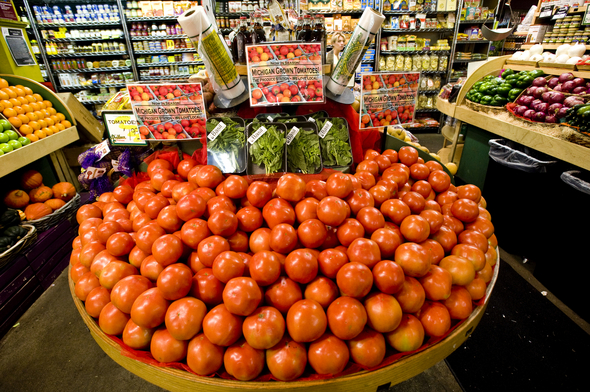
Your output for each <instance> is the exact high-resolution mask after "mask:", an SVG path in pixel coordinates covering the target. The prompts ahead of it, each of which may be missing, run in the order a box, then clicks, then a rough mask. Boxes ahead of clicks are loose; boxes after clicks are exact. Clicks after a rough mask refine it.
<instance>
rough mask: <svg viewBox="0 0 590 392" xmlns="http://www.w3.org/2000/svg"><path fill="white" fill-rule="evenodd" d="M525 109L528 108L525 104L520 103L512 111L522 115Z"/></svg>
mask: <svg viewBox="0 0 590 392" xmlns="http://www.w3.org/2000/svg"><path fill="white" fill-rule="evenodd" d="M527 110H529V108H528V107H527V106H524V105H520V106H517V107H516V109H515V110H514V113H515V114H516V115H517V116H524V112H526V111H527Z"/></svg>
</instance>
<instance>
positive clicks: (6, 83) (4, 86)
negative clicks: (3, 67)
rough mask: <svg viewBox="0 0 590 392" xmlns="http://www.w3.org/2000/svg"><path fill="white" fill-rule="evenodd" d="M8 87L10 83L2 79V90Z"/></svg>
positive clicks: (0, 81)
mask: <svg viewBox="0 0 590 392" xmlns="http://www.w3.org/2000/svg"><path fill="white" fill-rule="evenodd" d="M8 86H9V84H8V82H7V81H6V79H2V78H0V88H6V87H8Z"/></svg>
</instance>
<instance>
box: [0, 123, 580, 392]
mask: <svg viewBox="0 0 590 392" xmlns="http://www.w3.org/2000/svg"><path fill="white" fill-rule="evenodd" d="M417 136H418V138H419V139H420V142H421V144H423V145H425V146H426V147H427V148H429V149H430V150H431V151H437V150H438V149H439V148H440V146H441V145H442V137H441V136H440V135H420V134H418V135H417ZM500 245H501V244H500ZM501 257H502V259H503V262H504V263H505V264H507V265H508V266H509V268H513V269H514V271H516V272H517V273H518V274H517V275H516V276H517V278H518V279H522V281H521V282H520V284H522V285H526V286H527V287H528V285H529V283H530V284H531V285H532V286H531V287H532V288H533V291H534V292H535V293H536V294H538V293H542V295H537V298H536V300H537V301H540V304H541V306H544V307H547V309H551V310H552V311H554V308H555V309H559V313H560V315H564V314H565V315H566V316H568V317H569V319H572V320H573V321H574V322H575V323H576V324H574V323H571V326H569V327H570V328H574V329H575V332H576V333H579V332H580V331H583V332H584V333H583V334H582V335H583V336H586V335H590V327H589V325H588V323H586V322H585V321H584V320H582V319H581V318H579V317H578V316H577V315H576V314H575V313H573V312H572V311H571V310H570V309H569V308H567V306H565V305H564V304H562V303H561V302H560V301H559V299H557V298H555V297H554V296H553V295H552V294H551V293H550V292H548V291H547V290H546V289H545V288H544V287H543V286H542V285H541V284H540V283H539V282H538V281H537V280H536V279H535V278H534V277H533V275H532V273H531V270H532V268H534V265H531V264H530V263H523V262H522V259H519V258H518V257H514V256H512V255H510V254H506V253H505V252H501ZM500 271H502V270H500ZM493 298H494V297H493V294H492V299H493ZM494 307H496V308H500V309H501V308H502V304H497V305H495V306H494ZM490 312H491V309H489V310H488V311H486V314H485V315H484V317H483V319H482V321H481V322H480V324H479V326H478V329H476V330H475V331H474V333H473V335H472V336H471V337H470V338H469V340H468V341H467V342H466V343H465V344H464V345H463V346H462V347H459V348H458V349H457V350H458V351H459V350H469V349H470V348H472V347H473V343H475V339H476V338H480V339H481V337H482V335H483V333H484V331H485V330H486V329H490V328H492V329H493V328H494V327H493V326H491V323H492V320H491V315H490ZM562 312H563V313H562ZM569 319H568V321H569ZM538 328H539V329H540V330H541V329H542V328H543V323H542V320H541V323H539V326H538ZM578 328H579V330H578ZM531 332H532V331H531ZM586 337H587V336H586ZM497 338H498V337H496V336H494V337H493V338H491V339H490V340H489V345H490V349H495V351H496V352H500V353H502V355H505V357H506V358H516V359H518V355H519V352H515V351H513V347H505V346H503V345H502V341H501V339H500V340H497ZM472 340H473V341H472ZM484 344H487V341H486V342H485V343H484ZM541 344H544V343H541ZM577 349H578V347H576V346H575V345H574V347H571V350H577ZM485 351H486V348H484V349H483V350H481V352H478V353H479V354H480V357H481V356H486V354H485ZM504 353H505V354H504ZM456 356H458V355H456ZM547 360H548V361H551V360H558V358H553V359H551V358H548V359H547ZM498 362H502V359H500V360H499V361H498ZM449 363H452V362H451V361H449V362H447V361H441V362H439V363H438V364H436V365H435V366H433V367H432V368H430V369H428V370H427V371H425V372H423V373H422V374H420V375H418V376H416V377H414V378H412V379H410V380H408V381H406V382H403V383H401V384H398V385H396V386H393V387H391V389H390V391H462V390H466V391H472V390H482V391H492V390H493V391H496V390H497V389H498V388H497V387H496V386H494V387H492V386H491V384H490V385H488V384H487V383H486V382H485V381H484V380H486V378H485V377H490V376H491V377H494V375H493V373H491V374H490V371H491V370H490V369H489V368H485V367H484V368H482V366H479V367H478V363H469V365H470V366H472V368H473V369H474V370H472V368H469V369H458V368H456V367H455V369H452V368H451V367H450V366H449ZM571 365H572V367H575V366H576V364H571ZM582 365H583V364H582V363H580V364H579V365H578V366H582ZM459 370H461V371H463V372H464V371H467V370H469V372H475V375H476V378H478V377H480V375H481V379H482V382H481V383H479V384H478V388H474V387H473V386H472V384H471V383H472V380H468V379H467V377H464V376H461V374H462V373H461V372H459ZM456 375H458V376H457V377H456ZM484 376H485V377H484ZM522 376H523V377H529V378H530V377H534V374H523V375H522ZM555 376H556V377H558V378H559V377H560V375H559V374H556V375H555ZM505 387H508V388H509V385H505ZM536 387H537V388H534V389H540V388H542V387H543V386H542V385H540V386H539V385H537V386H536ZM574 389H577V388H574ZM161 390H162V389H160V388H159V387H156V386H154V385H152V384H150V383H148V382H146V381H144V380H143V379H141V378H139V377H137V376H135V375H134V374H132V373H130V372H128V371H127V370H125V369H124V368H122V367H120V366H119V365H118V364H116V363H115V362H114V361H113V360H111V359H110V358H109V357H108V356H107V355H106V354H104V352H103V351H102V350H101V349H100V347H99V346H98V345H97V344H96V343H95V342H94V340H93V339H92V337H91V336H90V333H89V331H88V329H87V328H86V326H85V325H84V323H83V321H82V319H81V317H80V316H79V314H78V312H77V310H76V307H75V305H74V303H73V301H72V299H71V295H70V292H69V287H68V281H67V270H66V271H64V272H63V273H62V274H61V275H60V277H59V278H58V279H57V280H56V281H55V283H54V284H53V286H52V287H50V288H49V289H48V290H47V291H46V292H45V293H44V294H43V295H42V296H41V297H40V298H39V299H38V300H37V301H36V302H35V303H34V304H33V306H32V307H31V308H30V309H29V310H28V311H27V312H26V313H25V314H24V315H23V316H22V317H21V318H20V319H19V320H18V322H17V323H15V325H14V326H13V328H12V329H11V331H9V332H8V333H7V334H6V336H4V338H2V340H0V391H2V392H12V391H38V392H43V391H111V392H114V391H161ZM529 390H531V389H529ZM568 390H572V389H568Z"/></svg>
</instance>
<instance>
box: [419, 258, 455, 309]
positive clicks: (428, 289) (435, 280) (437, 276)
mask: <svg viewBox="0 0 590 392" xmlns="http://www.w3.org/2000/svg"><path fill="white" fill-rule="evenodd" d="M419 282H420V283H421V284H422V287H423V288H424V292H425V294H426V298H427V299H429V300H431V301H441V300H445V299H447V298H448V297H449V295H451V287H452V285H453V277H452V275H451V273H450V272H449V271H447V270H446V269H444V268H441V267H439V266H437V265H432V266H431V267H430V271H428V273H427V274H426V275H424V276H423V277H421V278H420V279H419Z"/></svg>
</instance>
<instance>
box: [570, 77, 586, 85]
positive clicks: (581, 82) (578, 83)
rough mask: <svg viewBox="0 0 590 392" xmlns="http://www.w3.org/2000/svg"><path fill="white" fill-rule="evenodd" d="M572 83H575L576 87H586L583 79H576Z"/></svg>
mask: <svg viewBox="0 0 590 392" xmlns="http://www.w3.org/2000/svg"><path fill="white" fill-rule="evenodd" d="M572 82H574V84H575V85H576V87H580V86H584V79H582V78H574V80H572Z"/></svg>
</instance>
